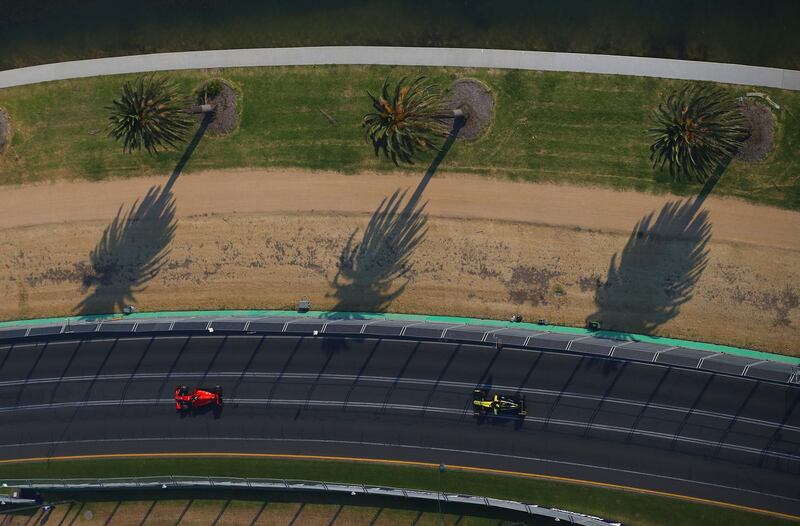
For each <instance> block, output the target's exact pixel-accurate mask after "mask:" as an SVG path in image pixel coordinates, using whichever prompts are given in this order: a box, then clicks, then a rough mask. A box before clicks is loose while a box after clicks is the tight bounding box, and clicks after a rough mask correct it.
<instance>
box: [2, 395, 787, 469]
mask: <svg viewBox="0 0 800 526" xmlns="http://www.w3.org/2000/svg"><path fill="white" fill-rule="evenodd" d="M174 403H175V401H174V400H173V399H171V398H152V399H140V400H91V401H81V402H58V403H54V404H34V405H26V406H16V407H7V408H3V409H0V413H9V412H14V411H33V410H41V409H64V408H83V407H108V406H115V407H117V406H131V405H162V404H163V405H166V404H169V405H172V404H174ZM228 404H244V405H266V406H291V407H297V406H302V407H309V406H313V407H343V408H358V409H380V410H387V409H390V410H398V411H409V412H420V413H439V414H449V415H457V416H466V415H471V414H472V411H471V410H465V409H453V408H449V407H430V406H417V405H408V404H384V403H379V402H350V401H340V400H285V399H274V398H232V399H228ZM525 420H526V421H530V422H536V423H541V424H546V425H558V426H565V427H573V428H580V429H585V430H590V429H594V430H600V431H608V432H613V433H619V434H625V435H640V436H644V437H648V438H658V439H662V440H669V441H671V442H686V443H688V444H692V445H701V446H709V447H713V448H715V449H729V450H731V451H738V452H740V453H749V454H752V455H756V456H759V457H761V456H767V457H773V458H778V459H782V460H788V461H800V456H798V455H792V454H789V453H783V452H779V451H765V450H763V449H759V448H754V447H748V446H740V445H736V444H725V443H722V442H719V441H714V440H705V439H701V438H692V437H686V436H676V435H673V434H670V433H661V432H658V431H644V430H640V429H632V428H628V427H620V426H610V425H605V424H595V423H588V422H577V421H573V420H560V419H548V418H540V417H532V416H528V417H525Z"/></svg>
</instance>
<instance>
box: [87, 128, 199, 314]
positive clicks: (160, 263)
mask: <svg viewBox="0 0 800 526" xmlns="http://www.w3.org/2000/svg"><path fill="white" fill-rule="evenodd" d="M209 122H210V119H209V117H206V118H204V119H203V121H202V122H201V124H200V127H199V128H198V129H197V132H196V133H195V135H194V137H193V138H192V141H191V142H190V143H189V145H188V146H187V148H186V150H185V151H184V153H183V155H182V156H181V159H180V161H178V164H177V165H176V166H175V169H174V170H173V171H172V174H171V175H170V177H169V180H168V181H167V183H166V184H165V185H164V187H163V188H162V187H161V186H153V187H152V188H150V190H148V191H147V194H145V196H144V197H143V198H142V199H141V200H137V201H135V202H134V203H133V205H131V207H130V208H129V209H128V210H127V211H124V210H123V206H120V208H119V210H118V211H117V215H116V217H115V218H114V220H113V221H111V223H110V224H109V225H108V226H107V227H106V229H105V230H104V231H103V236H102V237H101V238H100V241H99V242H98V243H97V245H96V246H95V248H94V249H93V250H92V251H91V253H90V254H89V265H90V271H88V272H87V273H86V274H85V275H84V277H83V287H82V291H83V292H87V291H89V290H91V292H90V293H89V295H88V296H86V297H85V298H84V299H83V300H82V301H81V302H80V303H79V304H78V305H77V306H76V308H75V309H76V310H77V312H78V313H79V314H81V315H88V314H103V313H110V312H119V311H121V310H122V309H123V308H124V307H125V306H126V305H129V304H133V303H135V302H136V294H137V293H139V292H141V291H143V290H144V289H145V288H146V284H147V283H148V282H149V281H151V280H152V279H153V278H155V277H156V276H157V275H158V273H159V272H161V269H162V268H163V267H164V264H165V263H166V262H167V259H168V257H169V253H170V250H169V248H168V247H169V245H170V243H171V242H172V239H173V238H174V236H175V230H176V228H177V222H176V220H175V196H174V195H173V193H172V187H173V186H174V184H175V182H176V181H177V179H178V177H179V176H180V174H181V172H182V171H183V168H184V167H185V166H186V163H187V162H188V161H189V159H190V158H191V156H192V153H193V152H194V150H195V148H197V145H198V144H199V143H200V140H201V139H202V138H203V135H204V134H205V131H206V128H207V127H208V124H209Z"/></svg>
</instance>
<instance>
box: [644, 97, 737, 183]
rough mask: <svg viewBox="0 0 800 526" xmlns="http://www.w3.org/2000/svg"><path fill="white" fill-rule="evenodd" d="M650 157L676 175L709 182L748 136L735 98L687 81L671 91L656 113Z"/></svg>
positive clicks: (656, 164)
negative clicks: (676, 89) (680, 87)
mask: <svg viewBox="0 0 800 526" xmlns="http://www.w3.org/2000/svg"><path fill="white" fill-rule="evenodd" d="M653 120H654V121H655V127H653V128H651V129H650V130H648V132H649V134H650V135H651V136H652V137H653V143H652V144H651V145H650V160H651V161H653V167H657V168H659V169H660V168H663V167H664V165H667V166H668V167H669V172H670V175H671V176H672V177H673V178H674V179H682V178H684V177H689V178H695V179H696V180H697V181H699V182H704V181H705V180H706V179H708V177H709V176H711V175H713V174H717V173H718V172H719V171H721V170H722V169H724V167H725V166H726V165H727V164H728V162H730V160H731V158H733V156H734V155H736V153H737V152H738V151H739V148H740V147H741V145H742V142H743V141H744V140H745V139H747V137H748V136H749V131H748V129H747V127H746V126H745V121H744V116H743V115H742V113H741V111H740V109H739V106H738V104H737V102H736V100H735V99H734V98H733V97H732V96H731V95H730V94H729V93H727V92H726V91H724V90H722V89H720V88H716V87H709V86H703V87H698V86H697V85H693V84H692V85H687V86H685V87H684V88H682V89H680V90H678V91H676V92H674V93H672V94H671V95H670V96H669V97H667V99H666V100H665V101H664V102H662V103H661V104H660V105H659V107H658V109H657V110H656V111H655V112H654V113H653Z"/></svg>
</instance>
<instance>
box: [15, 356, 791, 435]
mask: <svg viewBox="0 0 800 526" xmlns="http://www.w3.org/2000/svg"><path fill="white" fill-rule="evenodd" d="M169 378H235V379H240V378H247V379H267V380H271V379H282V380H334V381H344V382H375V383H391V384H394V383H398V384H410V385H426V386H432V385H438V386H444V387H452V388H457V389H464V390H471V389H473V388H474V387H475V385H474V384H470V383H466V382H452V381H446V380H442V381H438V382H437V381H436V380H426V379H421V378H391V377H383V376H364V375H362V376H356V375H346V374H322V375H320V374H316V373H283V374H281V373H258V372H252V373H241V372H236V371H230V372H215V373H210V374H206V373H199V372H194V373H139V374H105V375H84V376H67V377H63V378H59V377H52V378H34V379H30V380H9V381H4V382H0V388H3V387H17V386H28V385H42V384H52V383H71V382H90V381H92V382H93V381H98V382H103V381H118V380H125V381H129V380H167V379H169ZM492 387H493V389H496V390H498V391H507V392H518V393H524V394H530V395H536V396H546V397H561V398H569V399H575V400H588V401H592V402H602V403H604V404H616V405H626V406H631V407H641V408H645V407H646V408H648V409H657V410H661V411H669V412H675V413H681V414H687V413H691V414H692V415H699V416H704V417H708V418H716V419H720V420H729V421H735V422H742V423H747V424H752V425H757V426H763V427H770V428H774V427H776V426H780V425H781V424H780V422H770V421H768V420H760V419H757V418H749V417H742V416H738V417H737V416H736V415H732V414H729V413H719V412H714V411H705V410H702V409H692V408H688V407H680V406H673V405H666V404H655V403H650V404H648V403H646V402H639V401H636V400H628V399H624V398H606V397H602V396H599V395H588V394H581V393H571V392H564V391H555V390H550V389H531V388H522V389H520V388H517V387H513V386H508V385H495V386H492ZM2 411H3V408H0V412H2ZM781 429H782V430H783V431H793V432H798V433H800V426H791V425H784V426H782V427H781Z"/></svg>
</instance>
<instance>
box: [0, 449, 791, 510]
mask: <svg viewBox="0 0 800 526" xmlns="http://www.w3.org/2000/svg"><path fill="white" fill-rule="evenodd" d="M153 457H172V458H175V457H228V458H275V459H284V460H287V459H294V460H328V461H346V462H363V463H369V464H397V465H401V466H415V467H438V466H439V464H434V463H432V462H418V461H413V460H386V459H375V458H360V457H337V456H325V455H287V454H280V453H203V452H199V453H106V454H97V455H73V456H58V457H32V458H15V459H10V460H0V464H18V463H23V462H44V461H51V460H101V459H111V458H153ZM447 467H448V469H456V470H459V471H468V472H474V473H483V474H492V475H510V476H514V477H525V478H531V479H538V480H550V481H556V482H566V483H570V484H583V485H587V486H594V487H600V488H606V489H615V490H622V491H628V492H632V493H641V494H644V495H655V496H658V497H669V498H674V499H681V500H685V501H689V502H694V503H698V504H708V505H712V506H719V507H722V508H728V509H733V510H737V511H749V512H752V513H760V514H762V515H769V516H772V517H777V518H780V519H787V520H791V521H798V522H800V515H790V514H787V513H780V512H777V511H771V510H764V509H761V508H751V507H750V506H742V505H741V504H732V503H730V502H721V501H716V500H711V499H704V498H701V497H692V496H689V495H680V494H678V493H669V492H666V491H658V490H653V489H643V488H636V487H632V486H623V485H621V484H611V483H608V482H596V481H592V480H583V479H576V478H570V477H559V476H556V475H543V474H541V473H525V472H520V471H508V470H503V469H489V468H478V467H472V466H457V465H453V464H447Z"/></svg>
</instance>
